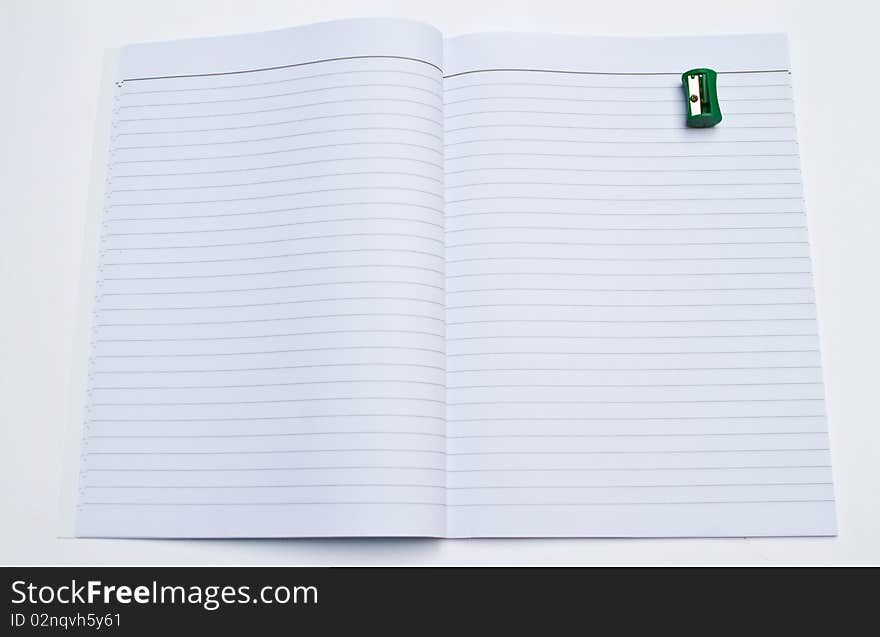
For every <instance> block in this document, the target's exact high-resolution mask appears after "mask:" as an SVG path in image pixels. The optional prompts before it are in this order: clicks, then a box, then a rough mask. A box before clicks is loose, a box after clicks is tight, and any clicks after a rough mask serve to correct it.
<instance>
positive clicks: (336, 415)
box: [89, 414, 443, 423]
mask: <svg viewBox="0 0 880 637" xmlns="http://www.w3.org/2000/svg"><path fill="white" fill-rule="evenodd" d="M308 418H421V419H425V420H443V418H442V417H441V416H430V415H426V414H310V415H307V416H290V415H288V416H250V417H247V418H90V419H89V422H93V423H94V422H112V423H120V422H138V423H144V422H152V423H156V422H250V421H252V420H256V421H263V420H302V419H308Z"/></svg>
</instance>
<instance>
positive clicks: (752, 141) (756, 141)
mask: <svg viewBox="0 0 880 637" xmlns="http://www.w3.org/2000/svg"><path fill="white" fill-rule="evenodd" d="M489 142H491V143H498V142H529V143H547V144H614V145H621V144H627V145H631V144H686V145H688V146H698V145H699V144H796V143H797V139H794V138H788V139H702V140H696V141H694V140H691V141H683V140H682V141H672V140H659V139H654V140H630V139H627V140H622V139H604V140H601V139H590V140H584V139H539V138H529V137H484V138H479V139H466V140H462V141H458V142H446V143H445V147H446V148H450V147H453V146H461V145H463V144H485V143H489ZM698 156H699V155H688V157H698Z"/></svg>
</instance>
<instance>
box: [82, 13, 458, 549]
mask: <svg viewBox="0 0 880 637" xmlns="http://www.w3.org/2000/svg"><path fill="white" fill-rule="evenodd" d="M440 46H441V45H440V37H439V34H437V33H436V31H433V30H432V29H430V28H428V27H424V26H421V25H414V24H411V23H407V22H398V21H381V20H379V21H376V20H367V21H351V22H343V23H335V24H326V25H316V26H312V27H305V28H302V29H293V30H288V31H285V32H274V33H270V34H260V35H254V36H239V37H234V38H222V39H215V40H210V41H195V42H193V41H189V42H184V43H168V44H159V45H142V46H139V47H134V48H133V49H129V50H126V51H124V53H123V61H122V63H121V67H120V79H119V81H118V82H117V90H116V94H115V98H114V100H115V104H114V109H113V134H112V142H111V150H110V160H109V161H110V169H109V179H108V181H107V188H106V201H105V211H104V221H103V232H102V239H101V256H100V271H99V282H98V290H99V293H98V296H97V298H96V308H95V315H94V330H93V338H92V355H91V359H90V372H89V396H88V408H87V413H86V424H85V427H84V429H85V439H84V442H83V452H82V458H83V459H82V467H83V472H82V475H81V479H80V484H81V488H80V502H79V515H78V534H80V535H86V536H89V535H99V536H108V535H109V536H159V537H178V536H183V537H199V536H213V537H223V536H273V535H276V536H284V535H441V534H442V533H443V530H444V504H445V480H444V475H445V473H444V469H445V461H444V456H445V423H444V411H445V377H444V365H445V362H444V361H445V352H444V347H445V346H444V317H443V311H444V310H443V304H444V278H443V276H444V256H443V254H444V253H443V242H444V236H443V227H444V218H443V191H442V183H443V166H442V156H443V155H442V134H443V130H442V119H441V118H442V95H441V71H440V68H439V64H440V62H441V60H440Z"/></svg>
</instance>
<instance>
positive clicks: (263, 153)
mask: <svg viewBox="0 0 880 637" xmlns="http://www.w3.org/2000/svg"><path fill="white" fill-rule="evenodd" d="M344 146H400V147H402V148H418V149H421V150H427V151H430V152H432V153H435V154H438V155H439V154H440V151H439V150H438V149H437V148H436V147H433V146H424V145H423V144H413V143H409V142H393V141H378V142H344V143H340V144H317V145H315V146H299V147H295V148H282V149H279V150H267V151H261V152H257V153H237V154H234V155H213V156H207V157H166V158H157V159H114V158H112V157H111V160H110V166H111V167H112V166H115V165H118V164H153V163H163V162H175V161H210V160H214V159H241V158H242V157H263V156H266V155H283V154H284V153H298V152H302V151H307V150H316V149H321V150H323V149H326V148H341V147H344ZM138 148H139V147H137V146H135V147H133V148H131V150H137V149H138ZM119 150H125V149H123V148H115V149H113V150H112V151H111V154H112V153H113V152H115V151H119ZM331 161H332V160H331ZM438 165H439V164H438ZM120 176H121V177H129V176H131V175H120Z"/></svg>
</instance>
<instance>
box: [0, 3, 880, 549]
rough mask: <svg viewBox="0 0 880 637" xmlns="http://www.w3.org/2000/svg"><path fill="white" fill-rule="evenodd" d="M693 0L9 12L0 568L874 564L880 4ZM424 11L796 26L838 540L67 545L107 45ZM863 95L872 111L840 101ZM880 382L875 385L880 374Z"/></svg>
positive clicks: (492, 21) (512, 19)
mask: <svg viewBox="0 0 880 637" xmlns="http://www.w3.org/2000/svg"><path fill="white" fill-rule="evenodd" d="M805 5H807V3H804V2H784V3H783V2H777V3H772V2H766V1H765V2H737V3H735V4H733V3H728V4H727V5H718V7H719V10H718V12H717V13H715V14H707V13H706V10H707V9H706V7H705V6H701V7H700V8H699V10H697V11H694V15H690V12H689V8H691V7H692V6H693V5H692V3H689V2H676V3H650V2H613V3H611V2H608V3H598V2H593V3H585V2H565V3H563V2H548V1H544V2H533V3H532V2H515V1H508V2H491V3H490V2H485V3H481V4H479V5H475V4H474V3H470V4H465V3H462V4H461V5H456V4H454V3H444V4H440V3H437V4H435V5H427V6H423V7H419V6H417V5H416V4H415V3H412V2H398V3H392V2H385V3H380V2H374V3H367V2H359V3H354V2H351V3H332V2H325V3H321V4H320V5H319V6H316V5H314V4H306V3H290V2H272V3H269V2H266V3H260V2H252V3H248V4H247V5H240V4H236V5H235V7H233V4H232V3H230V4H229V5H221V4H219V3H216V2H210V3H209V2H203V3H201V2H200V3H189V4H186V5H181V4H180V3H171V2H167V3H160V2H153V3H149V4H147V3H122V2H116V3H110V2H107V3H100V4H98V3H92V4H85V3H69V4H59V3H46V4H43V3H33V2H18V3H9V2H7V3H5V4H4V5H3V8H2V14H0V20H2V24H0V30H2V33H0V42H2V43H3V51H2V57H0V59H2V64H3V66H4V68H3V71H4V77H5V78H7V83H6V84H5V86H4V94H3V100H2V101H0V109H2V115H3V117H4V121H8V122H11V124H10V125H9V126H7V127H5V134H6V135H7V139H6V141H5V142H4V144H3V146H2V148H3V150H2V153H3V154H2V165H0V170H2V172H0V174H2V175H3V184H2V185H3V193H4V194H3V206H2V209H0V210H2V219H3V224H4V225H3V231H2V233H0V241H2V251H0V259H2V261H0V263H2V274H0V276H2V283H0V285H2V288H0V289H2V295H3V296H2V298H3V299H4V308H5V309H6V312H4V313H3V314H2V316H0V339H2V341H0V342H2V349H0V359H2V364H3V371H2V375H0V388H2V396H0V398H2V400H3V404H4V409H3V421H2V426H3V433H4V449H5V450H6V456H5V458H4V462H3V469H2V471H3V472H4V476H3V500H2V502H3V505H4V515H3V517H4V524H3V525H2V531H0V534H2V536H0V537H2V543H0V546H2V548H0V562H4V563H7V562H8V563H22V562H24V563H157V562H159V563H217V564H229V563H267V564H332V563H410V564H414V563H526V562H528V563H560V564H576V563H577V564H580V563H623V562H625V563H729V562H738V563H758V562H787V563H791V562H796V563H803V562H807V563H820V562H821V563H844V562H856V563H865V562H870V563H877V562H878V561H880V540H878V535H880V517H878V507H877V505H876V502H877V499H876V489H877V487H878V471H880V463H878V459H880V449H878V441H880V431H878V422H880V419H878V406H877V401H876V396H875V393H876V376H877V374H876V371H875V367H876V361H877V360H878V356H880V351H878V349H880V348H878V333H877V331H876V325H877V324H878V318H880V317H878V307H880V306H878V300H877V293H876V289H877V285H876V281H875V279H876V276H877V275H878V273H880V267H878V263H877V260H876V250H875V242H876V240H877V231H878V229H880V228H878V226H880V222H878V213H877V212H876V208H877V206H876V203H875V192H874V187H873V186H874V184H873V181H872V180H873V179H874V172H875V170H874V166H875V164H876V161H875V157H874V153H875V149H876V147H877V143H878V133H877V130H878V129H877V127H876V126H875V125H874V124H873V123H872V122H871V121H870V120H869V118H870V116H871V114H872V113H874V112H875V111H876V103H877V100H878V98H880V95H878V89H877V87H876V84H875V83H873V82H872V78H873V77H874V75H875V73H874V70H873V69H872V68H870V67H869V66H868V65H869V64H870V63H871V62H872V61H876V60H877V59H880V55H878V46H877V42H876V37H875V34H874V29H875V27H876V24H877V23H878V19H880V7H878V6H877V5H876V4H875V3H873V2H870V1H866V2H859V3H856V2H851V3H834V4H824V3H823V4H820V3H810V4H809V6H805ZM365 14H369V15H389V16H401V17H410V18H416V19H421V20H425V21H428V22H431V23H432V24H434V25H436V26H437V27H438V28H440V29H441V30H442V31H443V32H444V33H446V34H454V33H461V32H467V31H477V30H489V29H517V30H536V31H570V32H578V33H590V34H676V33H682V32H690V33H699V32H704V33H722V32H743V31H787V32H788V33H789V36H790V45H791V49H792V69H793V73H794V90H795V103H796V108H797V114H798V124H799V136H800V142H801V152H802V161H803V171H804V180H805V186H806V198H807V209H808V216H809V221H810V231H811V240H812V244H813V257H814V267H815V273H816V287H817V293H818V298H819V313H820V322H821V326H822V346H823V358H824V362H825V379H826V387H827V396H828V408H829V415H830V427H831V446H832V456H833V462H834V473H835V482H836V485H835V487H836V493H837V498H838V505H837V506H838V515H839V520H838V523H839V537H837V538H834V539H830V538H816V539H797V540H794V539H760V540H650V541H647V540H614V541H610V540H527V541H515V540H467V541H462V540H457V541H438V540H269V541H239V540H235V541H208V542H204V541H203V542H188V541H148V542H145V541H108V540H69V539H57V538H56V537H55V535H56V528H57V527H56V524H55V513H56V509H57V500H58V497H57V494H58V486H59V479H58V465H59V461H60V458H61V450H62V443H63V439H64V428H65V426H66V414H67V404H68V389H67V377H68V372H69V369H70V353H71V347H72V342H73V331H74V323H73V317H74V316H75V303H76V299H77V294H78V292H77V284H78V276H79V259H80V248H81V245H80V240H81V237H82V233H83V227H84V220H85V210H86V203H87V191H88V185H89V180H90V170H91V152H92V135H93V122H94V121H95V113H96V109H97V97H98V80H99V78H100V73H101V71H102V58H103V53H104V50H105V49H106V48H111V47H118V46H121V45H123V44H125V43H129V42H137V41H146V40H159V39H170V38H182V37H194V36H202V35H215V34H223V33H237V32H246V31H256V30H266V29H273V28H279V27H282V26H292V25H296V24H303V23H308V22H314V21H319V20H327V19H334V18H340V17H346V16H350V15H365ZM849 86H856V87H858V89H859V91H860V99H859V101H858V103H859V104H861V105H864V106H863V108H864V110H863V111H859V112H856V113H852V114H851V113H847V112H845V111H843V110H842V109H841V107H840V104H841V103H846V101H845V100H841V94H840V87H849ZM872 381H873V382H872Z"/></svg>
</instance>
